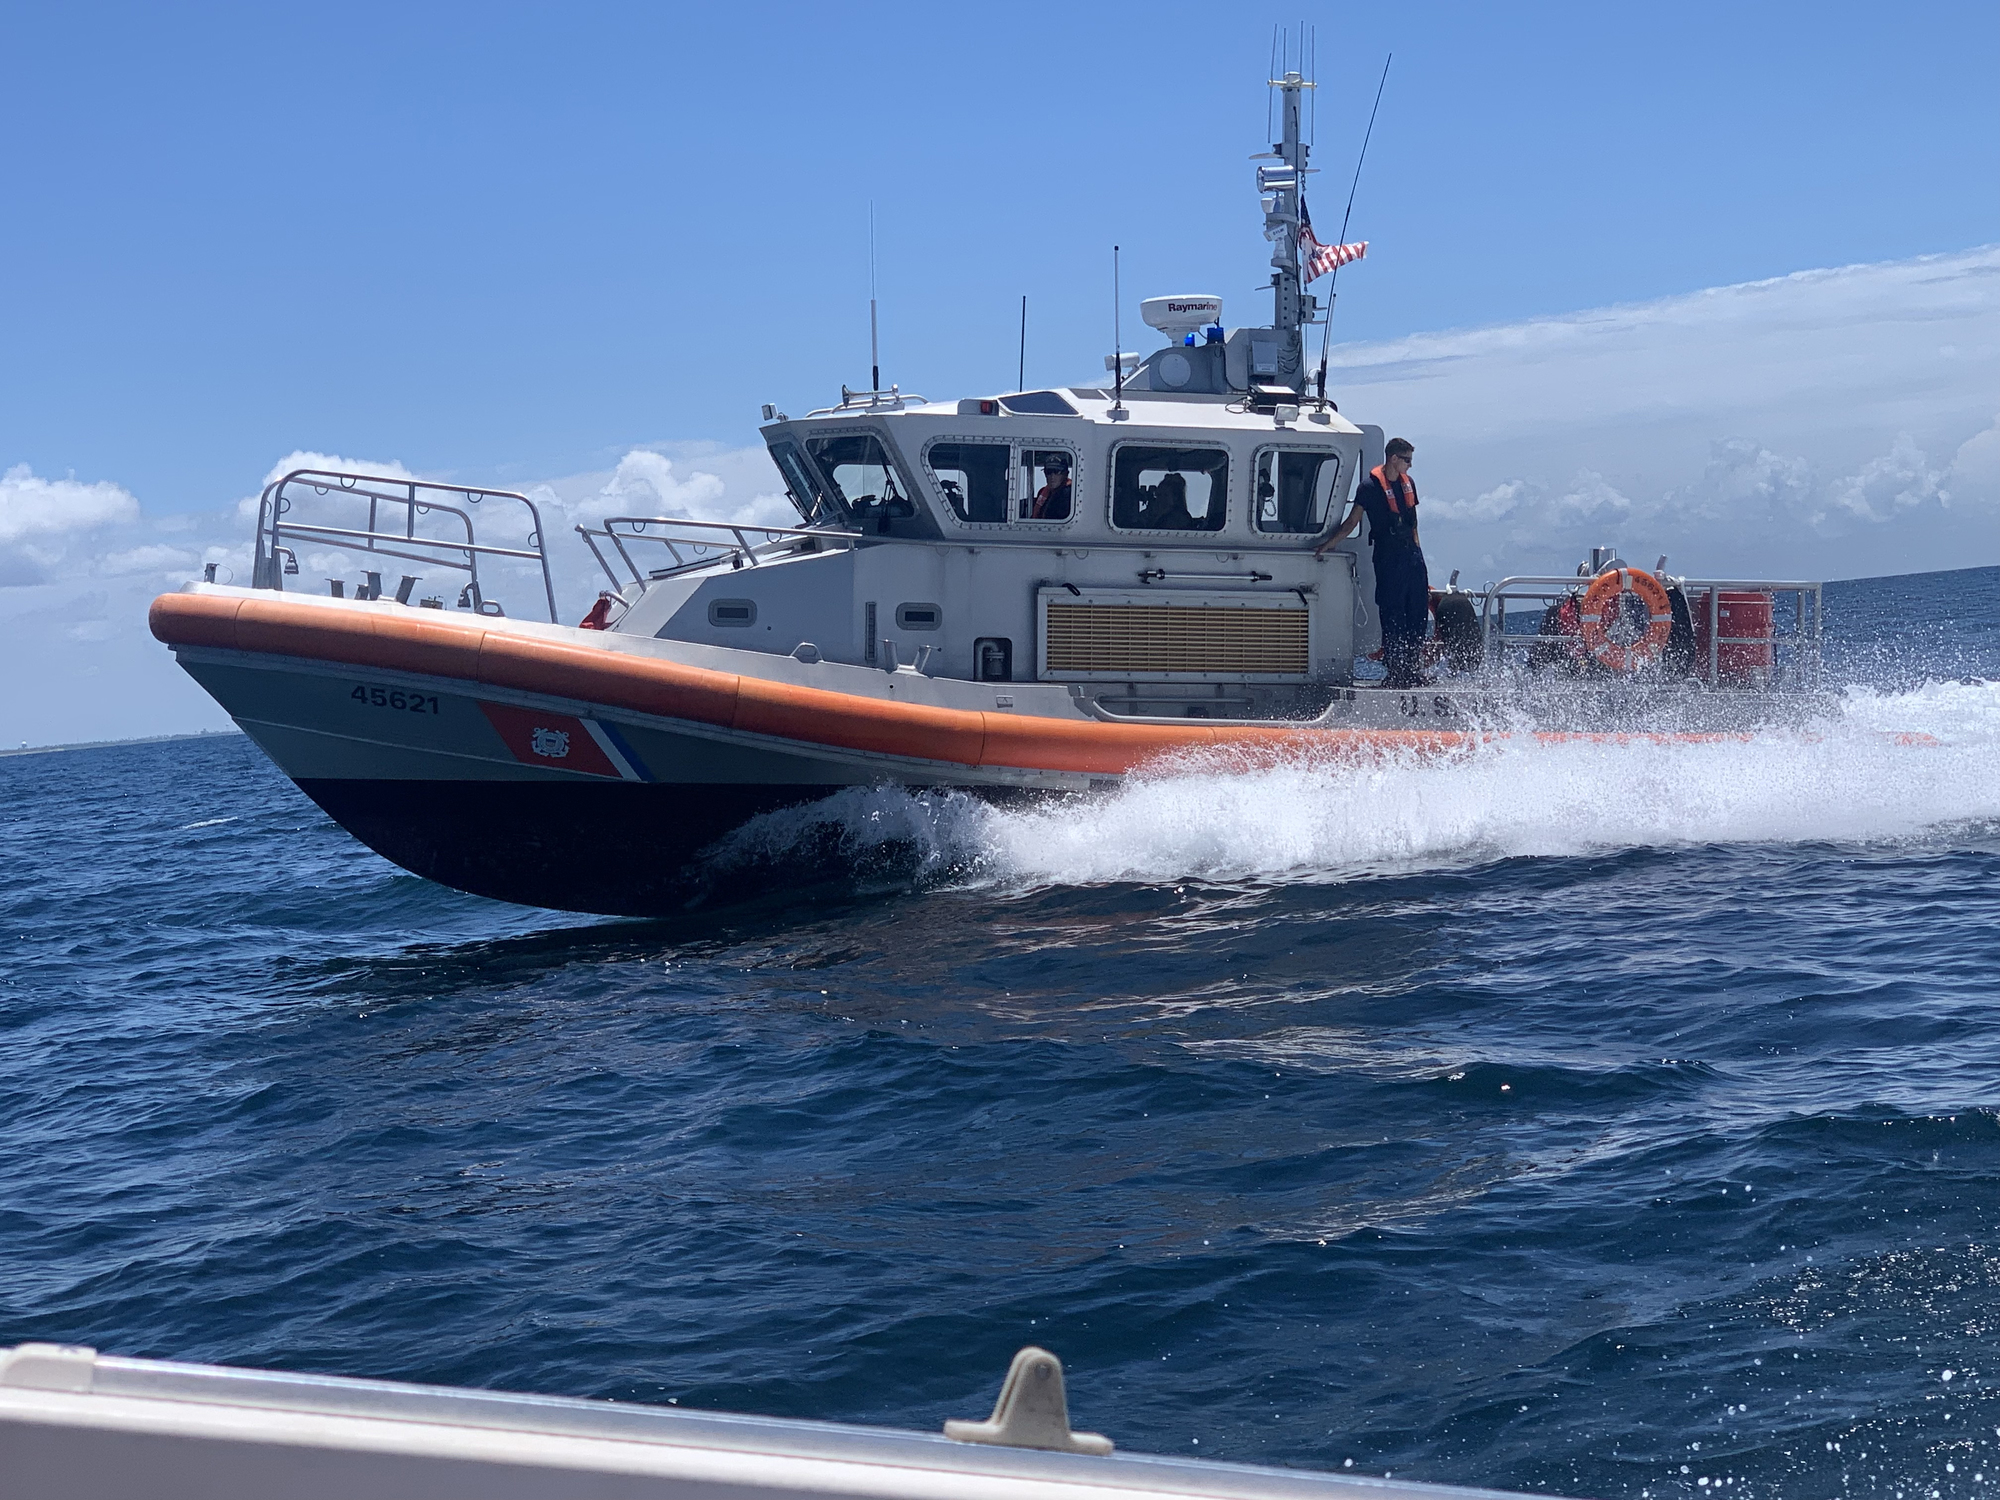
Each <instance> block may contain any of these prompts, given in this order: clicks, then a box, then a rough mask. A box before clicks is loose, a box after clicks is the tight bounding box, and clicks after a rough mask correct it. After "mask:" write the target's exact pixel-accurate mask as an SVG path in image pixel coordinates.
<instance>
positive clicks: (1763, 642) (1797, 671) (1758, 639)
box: [1479, 574, 1825, 689]
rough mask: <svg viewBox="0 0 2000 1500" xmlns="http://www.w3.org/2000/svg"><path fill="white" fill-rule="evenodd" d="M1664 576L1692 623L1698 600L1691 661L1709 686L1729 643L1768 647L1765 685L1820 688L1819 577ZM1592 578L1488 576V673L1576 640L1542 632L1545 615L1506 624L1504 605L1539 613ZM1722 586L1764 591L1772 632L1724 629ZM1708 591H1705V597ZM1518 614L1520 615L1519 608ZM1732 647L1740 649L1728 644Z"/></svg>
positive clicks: (1484, 615)
mask: <svg viewBox="0 0 2000 1500" xmlns="http://www.w3.org/2000/svg"><path fill="white" fill-rule="evenodd" d="M1659 576H1660V582H1661V583H1662V584H1664V585H1667V586H1668V587H1671V588H1677V589H1679V590H1680V591H1681V593H1682V595H1683V597H1684V598H1686V599H1687V601H1688V608H1689V613H1690V617H1691V618H1690V624H1695V623H1696V622H1695V621H1694V620H1693V619H1692V615H1693V613H1694V610H1695V607H1696V604H1697V602H1699V603H1700V604H1701V607H1702V610H1703V612H1704V615H1705V620H1704V621H1703V622H1702V623H1705V624H1706V626H1707V630H1706V631H1705V632H1703V631H1702V630H1700V628H1699V626H1697V629H1696V640H1697V641H1699V640H1700V638H1701V636H1702V635H1703V634H1706V635H1707V637H1708V640H1707V649H1706V650H1705V651H1703V652H1702V653H1701V656H1700V658H1699V659H1698V660H1697V661H1696V662H1695V663H1694V671H1693V675H1694V676H1695V677H1696V678H1697V679H1698V680H1700V681H1702V682H1705V683H1707V684H1709V685H1710V686H1719V685H1721V684H1722V683H1723V682H1724V680H1725V679H1724V675H1723V657H1724V654H1725V652H1726V651H1729V650H1730V648H1752V649H1754V648H1757V647H1769V648H1770V650H1771V669H1770V675H1769V681H1768V685H1769V686H1770V687H1772V688H1790V689H1809V688H1817V687H1818V686H1819V685H1820V681H1821V656H1822V647H1823V645H1824V642H1825V608H1824V600H1823V598H1822V593H1821V590H1822V585H1821V584H1819V583H1816V582H1814V583H1807V582H1799V581H1795V580H1789V579H1776V578H1670V577H1666V576H1664V575H1659ZM1594 581H1595V579H1594V578H1592V577H1588V576H1581V577H1580V576H1576V575H1571V576H1568V577H1557V576H1544V577H1537V576H1533V575H1528V574H1521V575H1517V576H1515V577H1511V578H1503V579H1501V580H1500V581H1499V582H1498V583H1493V584H1488V585H1487V587H1486V592H1485V593H1484V594H1483V595H1482V596H1481V600H1480V607H1479V627H1480V642H1481V661H1482V670H1483V671H1484V673H1485V674H1486V675H1488V676H1493V675H1497V674H1498V673H1500V672H1502V671H1504V670H1506V668H1507V666H1508V657H1509V655H1510V654H1511V653H1515V652H1527V653H1530V660H1532V659H1533V657H1532V653H1533V652H1534V650H1535V648H1537V647H1543V648H1545V649H1548V650H1569V649H1572V648H1574V647H1575V646H1576V645H1577V637H1576V636H1573V635H1544V634H1542V633H1541V629H1540V620H1539V618H1538V619H1537V621H1536V629H1535V630H1534V631H1533V632H1528V631H1516V630H1509V629H1508V628H1507V606H1508V605H1509V604H1526V605H1529V606H1531V607H1533V608H1534V609H1535V610H1536V612H1537V614H1538V615H1539V614H1540V613H1542V612H1544V611H1546V610H1547V609H1548V607H1549V606H1550V605H1552V604H1559V603H1561V602H1562V600H1564V599H1565V598H1568V597H1570V596H1571V595H1577V596H1579V597H1580V596H1581V595H1582V594H1583V593H1584V592H1585V591H1586V590H1588V589H1589V587H1590V585H1591V584H1592V583H1593V582H1594ZM1724 590H1728V591H1730V592H1733V593H1746V594H1763V595H1765V596H1766V597H1768V598H1769V599H1770V600H1771V634H1769V635H1758V636H1726V635H1724V634H1723V633H1722V618H1721V616H1722V607H1723V599H1722V594H1723V591H1724ZM1704 596H1705V597H1704ZM1780 597H1789V598H1790V600H1791V602H1792V609H1791V620H1790V628H1789V629H1786V630H1780V629H1779V625H1780V624H1781V615H1782V614H1783V611H1781V610H1780V608H1779V606H1778V600H1779V598H1780ZM1517 618H1518V616H1517ZM1730 654H1735V653H1734V652H1731V653H1730Z"/></svg>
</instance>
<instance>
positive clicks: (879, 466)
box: [806, 432, 915, 520]
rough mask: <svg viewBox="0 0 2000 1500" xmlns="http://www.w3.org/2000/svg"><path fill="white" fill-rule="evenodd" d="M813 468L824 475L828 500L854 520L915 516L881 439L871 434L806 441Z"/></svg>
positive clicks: (818, 438) (855, 433)
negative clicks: (828, 491) (828, 492)
mask: <svg viewBox="0 0 2000 1500" xmlns="http://www.w3.org/2000/svg"><path fill="white" fill-rule="evenodd" d="M806 451H807V452H808V453H809V454H811V455H812V460H813V466H814V467H815V468H817V469H818V470H819V472H820V473H821V474H823V475H825V476H826V479H827V483H828V488H829V490H830V492H831V493H830V495H829V496H828V498H830V499H831V500H832V502H833V504H834V505H835V506H837V507H838V508H839V510H840V512H841V513H842V514H843V515H846V516H848V517H850V518H852V519H854V520H864V519H869V518H874V517H881V518H884V519H886V518H888V517H890V516H907V515H912V514H914V513H915V507H913V506H912V505H911V504H910V502H909V500H908V499H907V498H906V496H905V490H906V489H907V486H905V485H904V484H903V483H902V481H901V480H900V479H899V478H898V477H897V474H896V469H895V466H894V465H893V464H891V463H890V462H889V455H888V453H887V452H886V451H885V450H884V449H883V447H882V440H881V439H880V438H878V437H876V436H875V434H874V433H872V432H849V433H842V434H840V435H838V436H834V437H816V438H807V439H806Z"/></svg>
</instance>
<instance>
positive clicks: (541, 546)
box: [250, 469, 558, 624]
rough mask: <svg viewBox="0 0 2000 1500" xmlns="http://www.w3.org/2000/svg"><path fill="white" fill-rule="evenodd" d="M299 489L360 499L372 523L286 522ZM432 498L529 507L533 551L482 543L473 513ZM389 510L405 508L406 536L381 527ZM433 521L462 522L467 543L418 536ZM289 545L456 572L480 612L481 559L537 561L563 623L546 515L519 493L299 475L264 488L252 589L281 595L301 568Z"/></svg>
mask: <svg viewBox="0 0 2000 1500" xmlns="http://www.w3.org/2000/svg"><path fill="white" fill-rule="evenodd" d="M295 486H302V487H304V488H306V489H310V490H311V491H312V492H313V493H315V494H318V495H330V494H335V493H338V494H340V495H342V496H345V497H349V498H352V499H355V500H366V501H367V502H368V521H367V524H366V525H365V526H334V525H325V524H316V523H310V522H306V521H296V520H287V519H286V514H287V512H289V511H290V510H291V509H292V507H293V504H294V498H293V493H292V492H293V490H294V487H295ZM399 492H400V493H399ZM426 496H440V497H441V496H463V497H464V498H465V504H466V505H467V506H472V505H477V504H479V503H480V502H481V501H483V500H487V499H496V500H513V501H517V502H518V503H520V504H521V505H523V506H525V507H526V508H527V512H528V519H529V523H530V527H531V529H530V531H529V533H528V546H527V547H525V548H524V547H496V546H492V545H490V544H487V543H484V542H481V541H479V540H478V539H477V536H476V534H475V531H474V528H473V524H472V512H471V511H470V510H469V509H465V508H462V507H460V506H457V505H451V504H448V503H445V501H444V500H443V499H441V498H431V499H427V498H424V497H426ZM301 498H303V497H301ZM384 505H400V506H402V507H403V526H402V529H401V530H400V531H397V530H384V529H383V528H382V524H381V523H382V519H383V518H382V514H381V507H382V506H384ZM432 515H438V516H453V517H456V518H457V521H458V525H459V527H462V528H463V529H464V539H463V540H460V539H458V538H457V537H439V536H424V535H420V534H419V533H418V531H417V520H418V518H419V517H420V516H432ZM452 529H453V530H457V529H458V528H456V527H454V528H452ZM287 539H291V540H313V541H320V542H331V543H335V544H337V545H342V546H348V547H351V548H352V550H354V551H357V552H366V553H370V554H372V555H374V556H377V557H396V558H402V559H404V560H406V561H409V562H419V563H425V564H427V565H429V566H432V567H440V568H450V569H452V570H454V571H456V572H460V573H464V574H466V575H467V582H466V593H467V595H468V596H469V597H470V598H471V599H472V600H473V603H474V607H475V608H482V609H483V608H484V595H483V594H482V593H481V591H480V585H479V559H480V558H482V557H511V558H518V559H520V560H522V561H533V562H536V563H539V564H540V565H541V570H542V593H543V595H544V597H545V598H546V600H547V602H548V608H549V621H550V623H551V624H554V623H556V622H557V619H558V616H557V614H556V591H555V580H554V578H553V577H552V575H551V574H550V572H549V555H548V547H547V544H546V543H545V542H544V540H543V538H542V513H541V511H540V509H539V508H537V506H536V505H535V502H534V501H532V500H530V499H529V498H528V497H527V496H526V495H523V494H521V493H520V492H519V491H517V490H495V489H486V488H483V487H475V486H472V485H464V484H445V483H443V482H442V481H439V480H431V479H406V478H400V477H397V476H394V475H384V474H352V473H346V472H343V471H341V470H338V469H294V470H292V471H291V472H290V473H289V474H286V475H285V476H284V477H283V478H282V479H276V480H273V481H272V482H271V483H270V484H267V485H266V486H264V492H263V494H261V495H260V496H259V497H258V500H257V543H256V559H255V563H254V566H253V568H252V572H251V584H250V586H251V587H252V588H266V589H277V590H283V588H284V586H285V584H284V578H285V573H287V572H296V571H297V570H298V558H297V554H296V552H295V551H294V549H293V548H292V547H290V546H288V545H286V543H287ZM281 555H282V556H283V557H285V558H286V559H287V560H288V563H289V566H288V567H286V568H283V569H281V568H280V566H279V557H280V556H281ZM495 608H498V606H497V605H496V606H495Z"/></svg>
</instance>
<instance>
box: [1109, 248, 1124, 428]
mask: <svg viewBox="0 0 2000 1500" xmlns="http://www.w3.org/2000/svg"><path fill="white" fill-rule="evenodd" d="M1111 370H1112V380H1111V383H1112V386H1113V387H1114V388H1115V389H1116V391H1117V393H1118V394H1117V398H1116V399H1115V400H1114V401H1113V402H1112V403H1111V406H1112V410H1114V411H1123V410H1124V409H1125V335H1124V334H1123V333H1122V332H1120V331H1119V327H1118V247H1117V246H1116V245H1113V246H1112V247H1111Z"/></svg>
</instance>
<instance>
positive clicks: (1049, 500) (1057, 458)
mask: <svg viewBox="0 0 2000 1500" xmlns="http://www.w3.org/2000/svg"><path fill="white" fill-rule="evenodd" d="M1041 459H1042V473H1043V474H1044V475H1045V476H1046V477H1047V482H1046V483H1044V484H1043V485H1042V487H1041V489H1040V490H1039V491H1038V492H1037V493H1036V495H1035V506H1034V509H1033V510H1032V511H1030V512H1029V515H1030V517H1031V518H1032V519H1034V520H1037V521H1067V520H1068V519H1069V502H1070V490H1069V455H1068V454H1067V453H1044V454H1042V455H1041Z"/></svg>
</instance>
